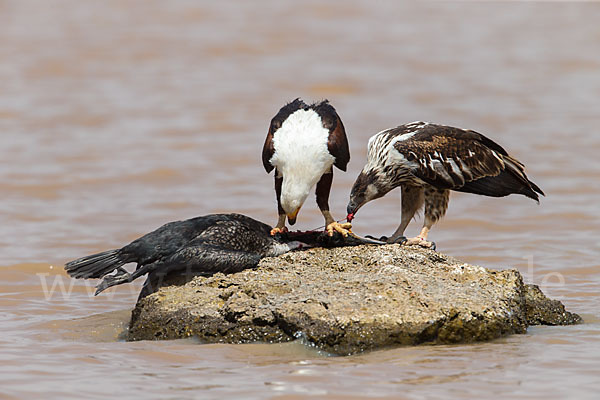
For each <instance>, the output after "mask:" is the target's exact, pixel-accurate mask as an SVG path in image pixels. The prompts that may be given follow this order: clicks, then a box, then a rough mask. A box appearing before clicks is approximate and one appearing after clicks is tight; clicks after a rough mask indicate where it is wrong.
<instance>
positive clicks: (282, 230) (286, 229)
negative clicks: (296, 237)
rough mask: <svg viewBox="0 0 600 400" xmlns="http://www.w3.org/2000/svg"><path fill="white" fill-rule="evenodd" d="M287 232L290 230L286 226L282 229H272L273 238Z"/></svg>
mask: <svg viewBox="0 0 600 400" xmlns="http://www.w3.org/2000/svg"><path fill="white" fill-rule="evenodd" d="M287 231H288V228H286V227H285V226H284V227H281V228H278V227H275V228H273V229H271V236H275V235H277V234H278V233H285V232H287Z"/></svg>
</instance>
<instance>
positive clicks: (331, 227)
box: [262, 99, 351, 236]
mask: <svg viewBox="0 0 600 400" xmlns="http://www.w3.org/2000/svg"><path fill="white" fill-rule="evenodd" d="M262 161H263V165H264V167H265V170H266V171H267V172H271V171H272V170H273V169H275V194H276V196H277V209H278V214H279V219H278V221H277V225H276V226H275V228H273V230H272V231H271V234H273V235H274V234H276V233H278V232H285V231H286V230H287V228H286V227H285V218H286V216H287V219H288V222H289V223H290V225H293V224H294V223H296V216H297V215H298V211H300V207H302V204H304V201H305V200H306V198H307V197H308V194H309V192H310V189H311V188H312V187H313V186H315V185H317V188H316V195H317V205H318V206H319V209H320V210H321V213H322V214H323V217H324V218H325V226H326V230H327V232H329V234H330V235H333V232H334V231H338V232H340V233H341V234H342V235H344V236H347V235H348V230H347V229H349V228H350V226H351V225H350V224H349V223H346V224H339V223H337V222H335V220H334V219H333V217H332V216H331V213H330V212H329V191H330V189H331V182H332V181H333V166H334V165H335V166H336V167H337V168H339V169H341V170H342V171H346V165H347V164H348V161H350V151H349V149H348V139H347V138H346V131H345V130H344V125H343V124H342V120H341V119H340V117H339V115H338V114H337V112H336V111H335V108H333V106H331V105H330V104H329V102H328V101H327V100H325V101H322V102H320V103H315V104H311V105H307V104H306V103H304V102H303V101H302V100H300V99H296V100H294V101H292V102H291V103H288V104H286V105H285V106H283V107H282V108H281V109H280V110H279V112H278V113H277V115H275V117H273V119H272V120H271V126H270V127H269V133H268V134H267V139H266V140H265V145H264V147H263V152H262Z"/></svg>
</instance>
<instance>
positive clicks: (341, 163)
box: [327, 117, 350, 171]
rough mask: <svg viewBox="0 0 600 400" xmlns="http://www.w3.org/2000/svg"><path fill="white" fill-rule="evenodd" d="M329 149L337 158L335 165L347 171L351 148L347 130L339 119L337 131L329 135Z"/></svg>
mask: <svg viewBox="0 0 600 400" xmlns="http://www.w3.org/2000/svg"><path fill="white" fill-rule="evenodd" d="M327 149H328V150H329V153H330V154H331V155H332V156H334V157H335V162H334V165H335V166H336V167H338V168H339V169H341V170H342V171H346V166H347V165H348V162H349V161H350V148H349V146H348V138H347V137H346V130H345V129H344V125H343V124H342V120H341V119H340V118H339V117H338V118H337V124H336V126H335V129H334V130H333V131H332V132H330V133H329V140H328V141H327Z"/></svg>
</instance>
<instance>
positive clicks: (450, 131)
mask: <svg viewBox="0 0 600 400" xmlns="http://www.w3.org/2000/svg"><path fill="white" fill-rule="evenodd" d="M398 186H400V188H401V191H402V192H401V193H402V217H401V222H400V226H399V227H398V229H396V231H395V232H394V233H393V234H392V236H391V237H389V238H386V237H383V238H382V239H384V240H386V241H387V242H389V243H405V244H408V245H420V246H423V247H434V246H435V245H434V243H433V242H429V241H427V234H428V233H429V230H430V229H431V227H432V226H433V225H434V224H435V223H436V222H437V221H438V220H439V219H440V218H442V217H443V216H444V214H445V212H446V209H447V208H448V200H449V193H450V190H456V191H459V192H467V193H475V194H480V195H485V196H492V197H503V196H507V195H509V194H513V193H516V194H522V195H525V196H527V197H529V198H531V199H534V200H536V201H538V202H539V196H538V193H539V194H541V195H544V193H543V192H542V190H541V189H540V188H539V187H538V186H537V185H536V184H535V183H533V182H531V181H530V180H529V179H528V178H527V175H525V171H524V166H523V164H522V163H521V162H519V161H518V160H517V159H515V158H514V157H512V156H510V155H508V153H507V152H506V150H504V149H503V148H502V147H501V146H500V145H498V144H497V143H495V142H494V141H492V140H491V139H489V138H487V137H485V136H483V135H482V134H480V133H477V132H475V131H472V130H464V129H459V128H453V127H450V126H444V125H436V124H430V123H426V122H412V123H410V124H406V125H400V126H398V127H396V128H392V129H387V130H384V131H382V132H379V133H377V134H376V135H374V136H372V137H371V138H370V139H369V144H368V155H367V164H366V165H365V166H364V168H363V169H362V171H361V173H360V174H359V176H358V177H357V178H356V181H355V182H354V185H353V186H352V191H351V193H350V201H349V202H348V208H347V211H348V217H347V219H348V221H351V220H352V218H353V217H354V214H355V213H356V211H358V209H359V208H360V207H362V206H363V205H364V204H365V203H367V202H369V201H371V200H374V199H377V198H379V197H382V196H384V195H385V194H386V193H388V192H389V191H390V190H392V189H394V188H397V187H398ZM423 203H424V204H425V219H424V223H423V228H422V230H421V233H420V234H419V235H418V236H417V237H414V238H410V239H408V240H407V239H406V238H405V237H404V236H403V235H404V230H405V229H406V226H407V225H408V223H409V222H410V220H411V219H412V217H413V216H414V214H415V212H416V211H418V210H419V209H420V208H421V207H422V206H423Z"/></svg>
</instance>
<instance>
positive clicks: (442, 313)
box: [128, 245, 581, 354]
mask: <svg viewBox="0 0 600 400" xmlns="http://www.w3.org/2000/svg"><path fill="white" fill-rule="evenodd" d="M166 283H167V284H168V281H166ZM579 322H581V318H580V317H579V316H578V315H576V314H572V313H569V312H567V311H566V310H565V309H564V306H563V305H562V304H561V303H560V302H558V301H555V300H550V299H548V298H546V296H544V294H543V293H542V292H541V291H540V290H539V288H537V287H536V286H531V285H525V284H523V279H522V277H521V275H520V273H519V272H518V271H516V270H503V271H495V270H490V269H486V268H482V267H479V266H473V265H469V264H465V263H463V262H461V261H459V260H456V259H454V258H451V257H448V256H445V255H444V254H441V253H437V252H435V251H432V250H425V249H413V248H405V247H401V246H400V245H385V246H357V247H343V248H333V249H322V248H318V249H311V250H306V251H299V252H292V253H287V254H284V255H282V256H279V257H276V258H265V259H263V260H262V261H261V262H260V263H259V265H258V267H257V268H255V269H251V270H245V271H242V272H238V273H235V274H230V275H224V274H221V273H219V274H215V275H213V276H208V277H195V278H193V279H192V280H191V281H190V282H188V283H186V284H185V285H182V286H165V287H162V288H161V289H160V290H159V291H158V292H156V293H154V294H151V295H149V296H147V297H145V298H143V299H141V300H140V301H139V302H138V304H137V305H136V307H135V309H134V311H133V314H132V320H131V323H130V329H129V332H128V339H129V340H144V339H176V338H183V337H188V336H197V337H198V338H199V339H200V340H201V341H204V342H226V343H247V342H256V341H261V342H281V341H289V340H295V339H298V338H302V339H303V340H305V341H306V342H307V343H309V344H311V345H314V346H316V347H318V348H320V349H322V350H324V351H327V352H330V353H333V354H352V353H356V352H360V351H364V350H371V349H375V348H381V347H388V346H396V345H416V344H420V343H467V342H475V341H482V340H490V339H494V338H498V337H501V336H504V335H508V334H513V333H525V332H526V330H527V326H529V325H534V324H546V325H565V324H574V323H579Z"/></svg>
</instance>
